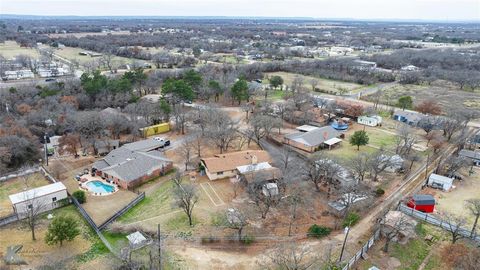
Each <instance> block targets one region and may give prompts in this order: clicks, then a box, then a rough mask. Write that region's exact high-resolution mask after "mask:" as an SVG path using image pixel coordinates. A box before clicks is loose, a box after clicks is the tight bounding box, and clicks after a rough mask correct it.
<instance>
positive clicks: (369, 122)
mask: <svg viewBox="0 0 480 270" xmlns="http://www.w3.org/2000/svg"><path fill="white" fill-rule="evenodd" d="M357 122H358V123H359V124H362V125H366V126H370V127H376V126H379V125H381V124H382V117H381V116H379V115H372V116H365V115H363V116H360V117H358V119H357Z"/></svg>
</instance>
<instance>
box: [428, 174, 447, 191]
mask: <svg viewBox="0 0 480 270" xmlns="http://www.w3.org/2000/svg"><path fill="white" fill-rule="evenodd" d="M428 185H429V186H430V187H433V188H438V189H441V190H443V191H449V190H450V189H451V188H452V187H453V178H450V177H446V176H443V175H438V174H434V173H432V174H430V176H429V177H428Z"/></svg>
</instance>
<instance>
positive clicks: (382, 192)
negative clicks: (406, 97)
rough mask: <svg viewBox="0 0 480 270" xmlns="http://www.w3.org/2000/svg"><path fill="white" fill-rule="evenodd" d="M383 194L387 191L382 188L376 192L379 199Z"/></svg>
mask: <svg viewBox="0 0 480 270" xmlns="http://www.w3.org/2000/svg"><path fill="white" fill-rule="evenodd" d="M383 194H385V190H383V189H382V188H377V190H375V195H377V197H380V196H382V195H383Z"/></svg>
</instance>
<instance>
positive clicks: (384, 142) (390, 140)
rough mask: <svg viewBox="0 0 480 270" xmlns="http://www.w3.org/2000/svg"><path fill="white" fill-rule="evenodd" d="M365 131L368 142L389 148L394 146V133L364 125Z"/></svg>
mask: <svg viewBox="0 0 480 270" xmlns="http://www.w3.org/2000/svg"><path fill="white" fill-rule="evenodd" d="M365 131H366V132H367V134H368V138H369V141H368V144H370V145H372V146H376V147H384V148H386V149H391V148H392V147H394V146H395V135H393V134H390V133H387V132H383V131H381V130H379V129H378V128H371V127H366V129H365Z"/></svg>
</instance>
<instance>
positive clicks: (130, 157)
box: [92, 139, 173, 189]
mask: <svg viewBox="0 0 480 270" xmlns="http://www.w3.org/2000/svg"><path fill="white" fill-rule="evenodd" d="M159 148H160V143H159V142H158V141H156V140H153V139H148V140H143V141H138V142H134V143H128V144H125V145H123V146H122V147H120V148H117V149H114V150H112V151H111V152H110V153H108V155H106V156H105V157H104V158H103V159H101V160H98V161H97V162H95V163H94V164H93V166H92V170H93V171H95V173H96V174H97V175H98V176H101V177H104V178H105V179H107V180H109V181H111V182H112V183H115V184H117V185H119V186H120V187H122V188H124V189H129V188H133V187H135V186H137V185H140V184H142V183H144V182H145V181H148V180H150V179H152V178H154V177H157V176H160V175H163V174H165V173H166V172H168V171H169V170H171V169H172V168H173V163H172V161H171V160H169V159H167V158H166V157H165V156H164V155H163V153H162V152H160V151H158V149H159Z"/></svg>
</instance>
